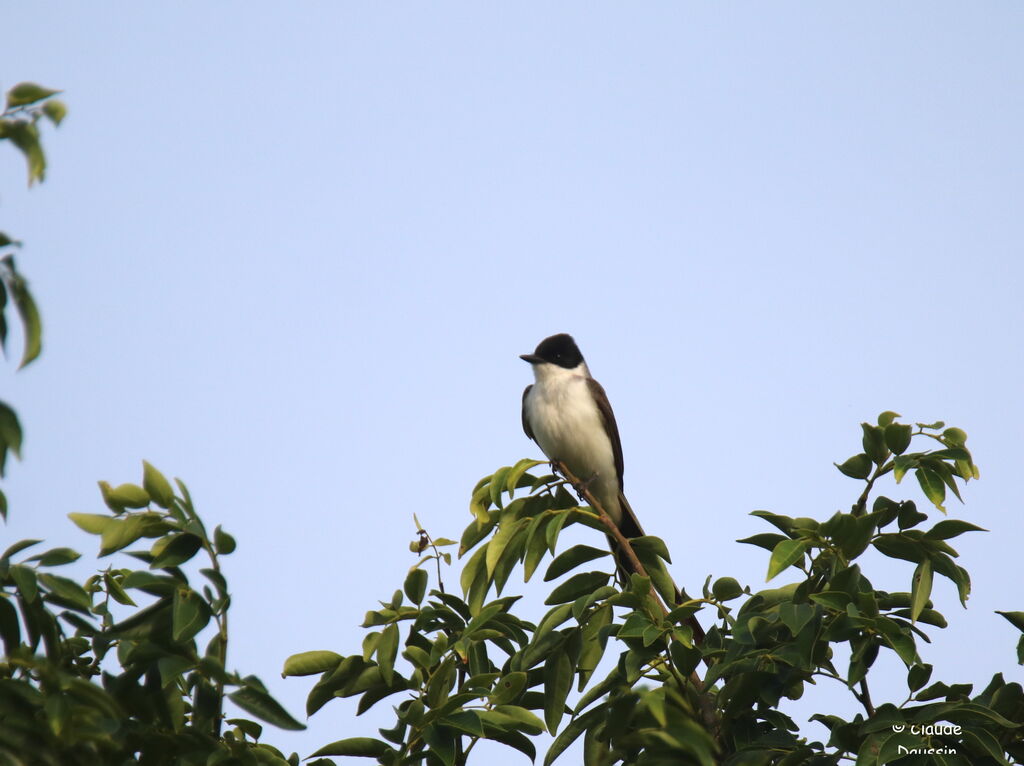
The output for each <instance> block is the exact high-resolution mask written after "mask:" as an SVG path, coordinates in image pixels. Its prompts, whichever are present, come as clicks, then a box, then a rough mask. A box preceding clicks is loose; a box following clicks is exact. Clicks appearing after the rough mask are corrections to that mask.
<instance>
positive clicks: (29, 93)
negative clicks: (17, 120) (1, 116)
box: [7, 82, 60, 109]
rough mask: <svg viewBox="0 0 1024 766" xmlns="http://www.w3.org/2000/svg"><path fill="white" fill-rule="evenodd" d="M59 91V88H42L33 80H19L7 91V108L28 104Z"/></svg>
mask: <svg viewBox="0 0 1024 766" xmlns="http://www.w3.org/2000/svg"><path fill="white" fill-rule="evenodd" d="M58 93H60V91H59V90H53V89H52V88H44V87H43V86H42V85H37V84H36V83H34V82H20V83H18V84H17V85H15V86H14V87H13V88H11V89H10V90H9V91H7V108H8V109H13V108H14V107H19V106H28V105H29V104H35V103H36V102H38V101H42V100H43V99H44V98H49V97H50V96H54V95H56V94H58Z"/></svg>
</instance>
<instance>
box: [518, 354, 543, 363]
mask: <svg viewBox="0 0 1024 766" xmlns="http://www.w3.org/2000/svg"><path fill="white" fill-rule="evenodd" d="M519 358H520V359H522V360H523V361H524V362H529V363H530V364H540V363H541V362H542V361H544V360H543V359H541V358H540V357H539V356H537V355H536V354H520V355H519Z"/></svg>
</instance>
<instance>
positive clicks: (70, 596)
mask: <svg viewBox="0 0 1024 766" xmlns="http://www.w3.org/2000/svg"><path fill="white" fill-rule="evenodd" d="M38 577H39V582H40V583H42V584H43V585H45V586H46V587H47V588H48V589H49V590H50V592H51V593H52V594H53V595H55V596H57V597H59V598H60V599H62V600H63V601H64V602H66V603H67V604H68V605H69V606H74V607H77V608H78V609H80V610H81V611H83V612H85V613H87V614H88V613H89V611H90V610H91V609H92V597H91V596H89V594H88V593H86V592H85V589H84V588H82V586H81V585H79V584H78V583H77V582H75V581H74V580H71V579H68V578H67V577H59V576H58V575H54V574H49V573H45V572H43V573H40V574H39V575H38Z"/></svg>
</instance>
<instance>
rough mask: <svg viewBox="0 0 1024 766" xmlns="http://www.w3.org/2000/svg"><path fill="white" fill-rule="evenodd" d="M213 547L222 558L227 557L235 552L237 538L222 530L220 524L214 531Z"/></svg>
mask: <svg viewBox="0 0 1024 766" xmlns="http://www.w3.org/2000/svg"><path fill="white" fill-rule="evenodd" d="M213 547H214V548H216V549H217V553H219V554H220V555H221V556H227V555H229V554H231V553H234V552H235V538H233V537H232V536H231V535H229V534H228V533H227V532H225V531H224V530H223V529H221V528H220V525H219V524H218V525H217V528H216V529H214V530H213Z"/></svg>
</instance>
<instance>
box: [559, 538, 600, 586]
mask: <svg viewBox="0 0 1024 766" xmlns="http://www.w3.org/2000/svg"><path fill="white" fill-rule="evenodd" d="M608 555H609V553H608V551H606V550H602V549H600V548H593V547H591V546H589V545H574V546H573V547H571V548H569V549H568V550H566V551H564V552H562V553H560V554H559V555H558V556H556V557H555V559H554V560H553V561H552V562H551V563H550V564H549V565H548V569H547V571H546V572H545V573H544V582H550V581H551V580H554V579H555V578H557V577H561V576H562V575H564V574H565V573H566V572H569V571H571V570H573V569H575V568H576V567H578V566H580V565H581V564H585V563H586V562H588V561H593V560H594V559H599V558H603V557H604V556H608Z"/></svg>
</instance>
